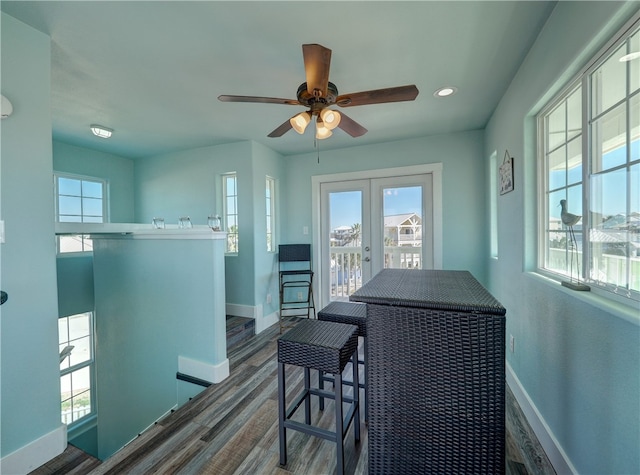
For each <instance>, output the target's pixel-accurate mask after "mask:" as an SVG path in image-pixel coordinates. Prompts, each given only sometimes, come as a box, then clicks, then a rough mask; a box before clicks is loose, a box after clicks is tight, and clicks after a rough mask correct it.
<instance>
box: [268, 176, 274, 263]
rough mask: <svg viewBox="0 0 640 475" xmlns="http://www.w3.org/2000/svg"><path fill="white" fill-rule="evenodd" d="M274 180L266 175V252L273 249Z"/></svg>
mask: <svg viewBox="0 0 640 475" xmlns="http://www.w3.org/2000/svg"><path fill="white" fill-rule="evenodd" d="M275 189H276V181H275V179H273V178H271V177H270V176H268V177H267V191H266V201H267V209H266V212H267V252H274V251H275V228H276V203H275Z"/></svg>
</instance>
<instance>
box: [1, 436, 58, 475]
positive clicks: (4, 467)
mask: <svg viewBox="0 0 640 475" xmlns="http://www.w3.org/2000/svg"><path fill="white" fill-rule="evenodd" d="M66 448H67V426H66V425H65V424H61V425H60V427H58V428H57V429H55V430H52V431H51V432H49V433H48V434H45V435H43V436H42V437H40V438H39V439H36V440H34V441H32V442H31V443H29V444H27V445H25V446H24V447H22V448H20V449H18V450H16V451H15V452H12V453H10V454H9V455H6V456H4V457H2V459H0V473H1V474H2V475H22V474H25V473H29V472H31V471H33V470H35V469H36V468H38V467H39V466H40V465H42V464H44V463H46V462H48V461H49V460H51V459H52V458H54V457H57V456H58V455H60V454H61V453H62V452H64V450H65V449H66Z"/></svg>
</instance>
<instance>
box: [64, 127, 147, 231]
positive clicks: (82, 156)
mask: <svg viewBox="0 0 640 475" xmlns="http://www.w3.org/2000/svg"><path fill="white" fill-rule="evenodd" d="M97 140H102V139H97ZM53 169H54V171H57V172H66V173H73V174H76V175H86V176H91V177H97V178H102V179H104V180H106V181H107V183H108V187H109V221H111V222H112V223H133V222H134V192H133V186H134V181H133V169H134V168H133V160H131V159H130V158H125V157H121V156H118V155H113V154H110V153H104V152H99V151H97V150H91V149H88V148H85V147H76V146H74V145H69V144H67V143H63V142H58V141H54V142H53Z"/></svg>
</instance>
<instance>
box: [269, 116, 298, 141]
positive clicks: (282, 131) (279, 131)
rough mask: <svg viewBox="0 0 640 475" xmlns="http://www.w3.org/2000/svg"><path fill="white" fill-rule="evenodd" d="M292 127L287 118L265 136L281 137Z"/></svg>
mask: <svg viewBox="0 0 640 475" xmlns="http://www.w3.org/2000/svg"><path fill="white" fill-rule="evenodd" d="M292 128H293V127H291V122H289V119H287V120H286V121H285V122H283V123H282V124H281V125H280V126H278V128H276V129H275V130H274V131H273V132H271V133H270V134H269V135H267V137H272V138H273V137H282V136H283V135H284V134H285V133H286V132H288V131H289V129H292Z"/></svg>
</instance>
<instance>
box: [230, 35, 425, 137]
mask: <svg viewBox="0 0 640 475" xmlns="http://www.w3.org/2000/svg"><path fill="white" fill-rule="evenodd" d="M302 56H303V59H304V69H305V75H306V79H307V81H306V82H304V83H302V84H300V86H299V87H298V91H297V93H296V97H297V100H296V99H281V98H277V97H259V96H231V95H225V94H223V95H220V96H218V100H220V101H222V102H255V103H261V104H284V105H294V106H304V107H307V108H308V110H307V111H305V112H301V113H299V114H296V115H294V116H293V117H291V118H290V119H288V120H287V121H286V122H284V123H282V124H281V125H279V126H278V127H277V128H276V129H275V130H273V131H272V132H271V133H270V134H269V135H268V136H269V137H281V136H282V135H284V134H285V133H286V132H288V131H289V130H290V129H294V130H295V131H296V132H298V133H299V134H303V133H304V131H305V130H306V128H307V126H308V125H309V124H310V123H311V120H312V119H313V118H314V117H315V118H316V138H317V139H325V138H327V137H330V136H331V135H332V132H331V131H332V130H333V129H335V128H340V129H342V130H344V131H345V132H346V133H347V134H349V135H351V136H352V137H360V136H361V135H364V134H366V133H367V129H365V128H364V127H363V126H362V125H360V124H358V123H357V122H356V121H354V120H353V119H351V118H350V117H348V116H347V115H346V114H344V113H340V112H338V111H336V110H333V109H329V108H328V107H329V106H332V105H337V106H339V107H353V106H362V105H369V104H382V103H386V102H404V101H413V100H415V98H416V97H417V96H418V88H417V87H416V86H415V85H414V84H411V85H408V86H399V87H390V88H386V89H375V90H372V91H362V92H355V93H351V94H342V95H339V94H338V88H337V87H336V85H335V84H333V83H332V82H329V67H330V64H331V50H330V49H329V48H325V47H324V46H322V45H318V44H306V45H302Z"/></svg>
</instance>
